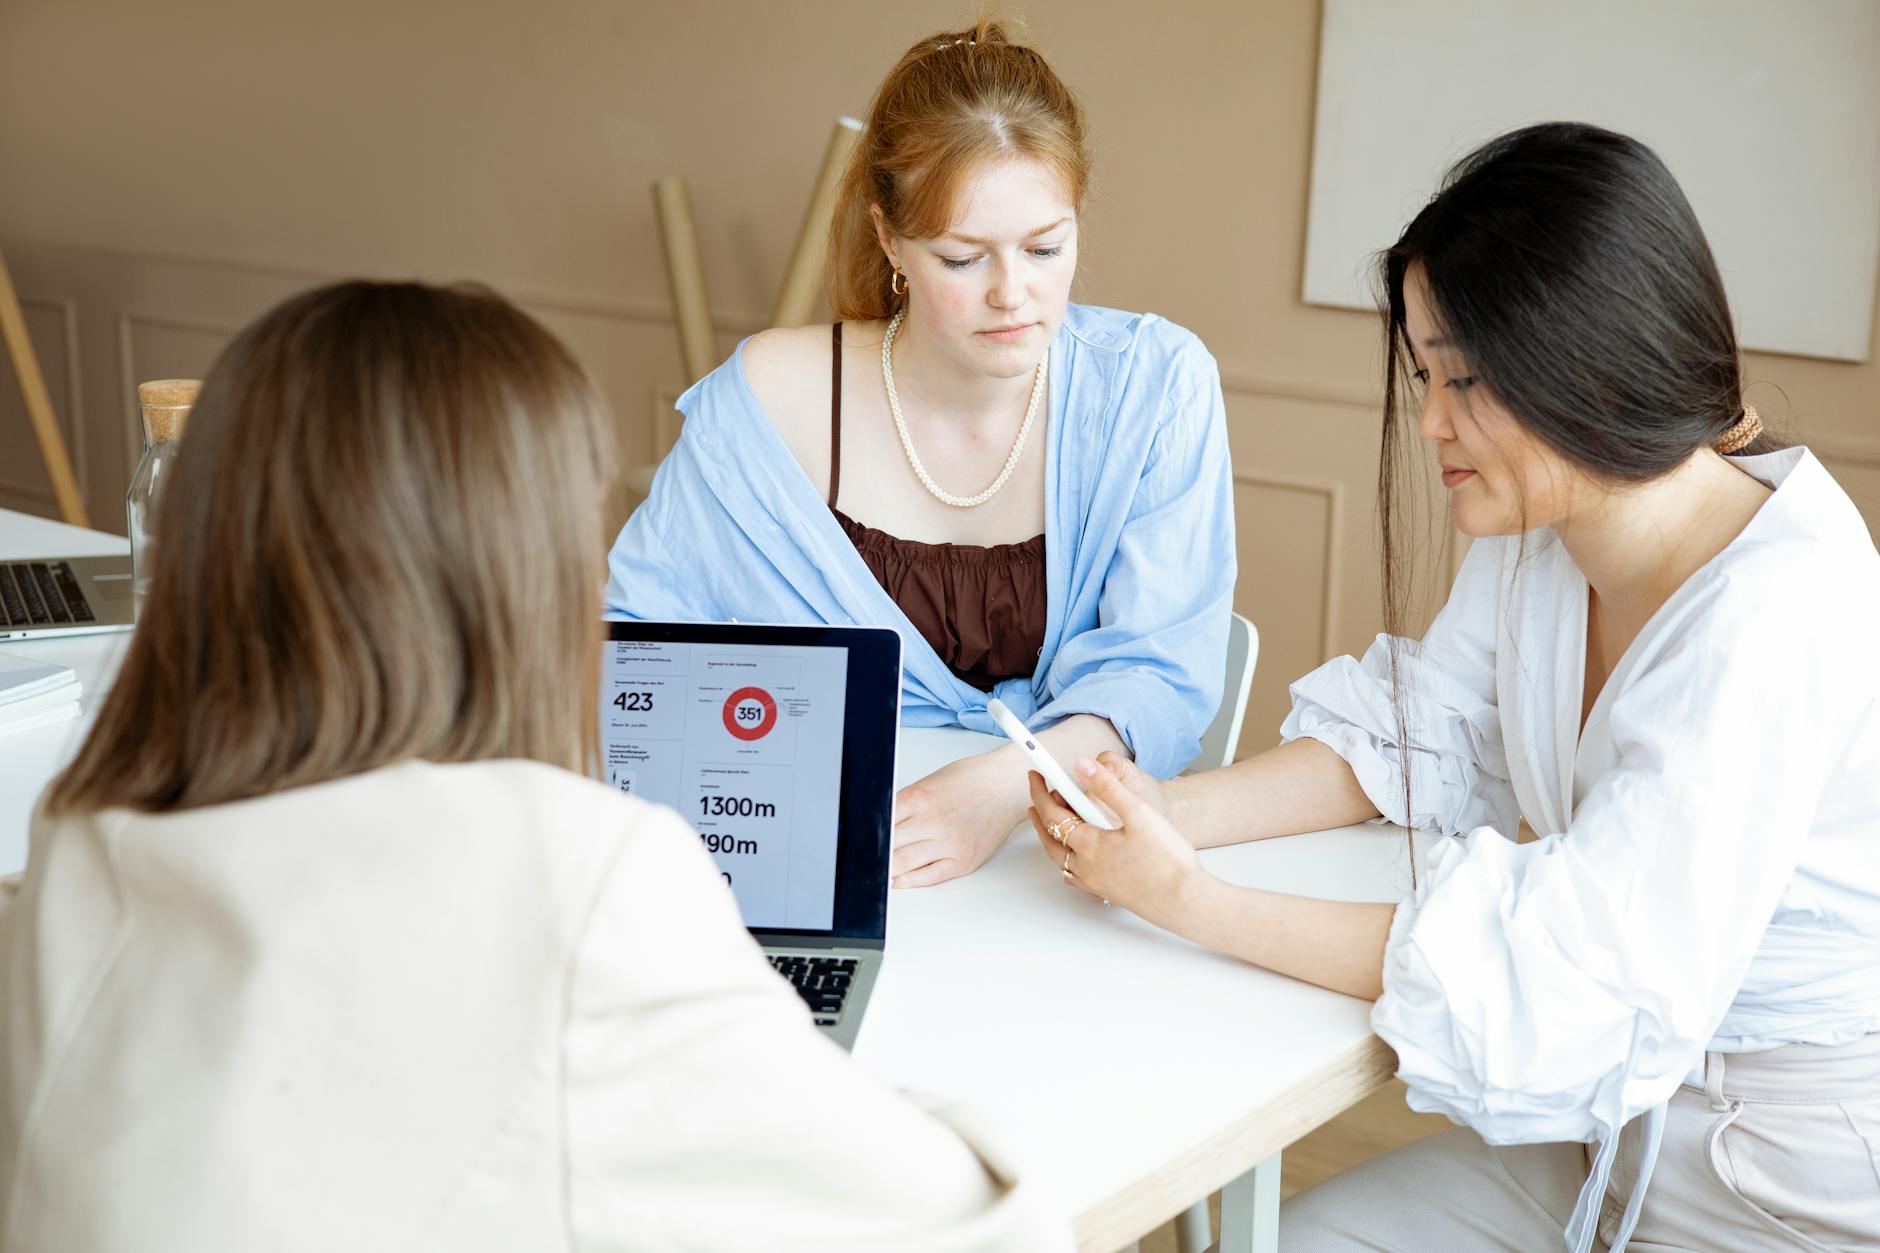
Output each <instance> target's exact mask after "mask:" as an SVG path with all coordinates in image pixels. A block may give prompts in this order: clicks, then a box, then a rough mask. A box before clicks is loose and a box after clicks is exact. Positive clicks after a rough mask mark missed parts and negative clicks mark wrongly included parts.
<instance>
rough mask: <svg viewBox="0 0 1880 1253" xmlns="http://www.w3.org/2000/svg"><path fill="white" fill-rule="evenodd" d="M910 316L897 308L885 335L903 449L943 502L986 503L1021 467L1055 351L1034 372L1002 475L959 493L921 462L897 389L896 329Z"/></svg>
mask: <svg viewBox="0 0 1880 1253" xmlns="http://www.w3.org/2000/svg"><path fill="white" fill-rule="evenodd" d="M906 316H907V310H906V309H905V308H903V309H901V310H899V311H897V312H896V313H895V315H894V320H893V321H891V322H889V323H888V332H887V334H885V335H883V336H882V337H881V381H882V382H883V383H885V384H887V387H888V412H890V413H892V414H893V415H894V429H895V430H897V431H899V432H900V433H901V451H902V452H904V453H906V454H907V464H908V465H910V466H912V467H913V469H914V477H915V478H917V479H919V480H920V483H921V486H922V487H925V488H926V489H927V490H928V491H929V492H931V493H933V497H934V499H935V500H937V501H939V502H940V503H941V504H943V505H952V506H953V507H954V508H955V509H971V508H972V507H973V506H975V505H983V504H985V503H986V502H987V501H988V500H991V499H992V498H993V497H994V496H997V495H998V494H999V489H1000V488H1002V487H1004V486H1005V482H1006V480H1007V479H1009V478H1011V477H1012V471H1013V470H1015V469H1017V468H1018V459H1019V457H1020V456H1022V455H1023V454H1024V451H1025V437H1026V436H1028V435H1030V434H1031V424H1032V420H1033V419H1034V418H1036V417H1037V416H1038V405H1039V402H1041V401H1042V400H1043V399H1044V379H1045V373H1046V368H1047V367H1048V366H1049V364H1050V361H1051V353H1050V351H1049V350H1048V349H1047V350H1046V352H1045V355H1044V356H1043V357H1042V358H1040V360H1039V362H1038V369H1037V370H1036V371H1035V372H1034V374H1033V376H1032V380H1031V403H1030V404H1028V405H1026V406H1025V421H1024V423H1023V425H1021V426H1020V427H1019V428H1018V438H1017V439H1015V440H1013V441H1012V451H1011V452H1009V453H1007V454H1006V457H1005V467H1004V468H1003V469H1001V470H1000V471H999V477H998V478H996V479H994V480H992V483H991V485H990V486H988V487H987V488H986V490H985V491H983V492H980V493H979V494H978V495H977V496H955V495H953V493H951V492H949V491H947V490H946V489H944V488H942V487H941V486H940V485H939V484H938V483H936V482H934V481H933V476H932V475H931V474H929V473H927V467H926V466H924V465H922V464H921V461H920V454H919V453H917V452H915V451H914V437H913V436H911V435H909V434H908V433H907V420H906V419H905V418H903V417H902V416H901V398H900V397H899V396H898V395H896V394H895V391H894V358H893V356H892V355H891V353H892V350H893V348H894V333H895V332H896V331H898V330H900V329H901V319H902V318H904V317H906Z"/></svg>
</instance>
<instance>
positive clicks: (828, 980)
mask: <svg viewBox="0 0 1880 1253" xmlns="http://www.w3.org/2000/svg"><path fill="white" fill-rule="evenodd" d="M766 956H768V957H769V958H770V964H771V965H772V966H774V967H776V969H777V973H778V974H780V975H782V976H783V977H784V978H785V979H787V980H789V982H790V986H791V987H793V988H795V989H796V994H797V995H798V996H800V997H802V998H803V1000H804V1001H805V1002H806V1003H807V1004H808V1005H809V1008H810V1012H811V1013H813V1014H815V1015H816V1025H817V1026H819V1027H833V1026H835V1025H836V1018H837V1017H838V1016H840V1015H841V1013H842V1003H843V1002H844V1001H846V1000H847V999H848V997H849V984H850V983H852V982H853V981H854V979H855V959H854V958H853V957H815V956H812V955H810V954H808V953H769V954H766Z"/></svg>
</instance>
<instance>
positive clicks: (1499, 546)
mask: <svg viewBox="0 0 1880 1253" xmlns="http://www.w3.org/2000/svg"><path fill="white" fill-rule="evenodd" d="M1733 460H1734V461H1735V462H1736V464H1737V465H1739V466H1740V467H1742V468H1743V469H1744V470H1746V471H1748V472H1749V473H1750V474H1753V475H1754V476H1755V477H1756V478H1757V479H1759V480H1761V481H1762V482H1764V483H1766V484H1768V485H1769V486H1770V487H1772V488H1774V489H1775V490H1774V494H1773V495H1772V496H1771V497H1770V498H1769V500H1768V501H1766V502H1765V503H1764V505H1763V507H1762V509H1761V510H1760V511H1759V512H1758V513H1757V514H1756V516H1755V518H1754V519H1752V520H1751V522H1750V523H1749V525H1748V527H1746V528H1745V529H1744V531H1743V533H1742V534H1741V535H1740V536H1738V537H1737V539H1736V540H1735V541H1733V542H1732V543H1731V544H1730V545H1729V547H1728V548H1726V549H1725V550H1724V551H1723V552H1721V553H1719V554H1718V555H1717V556H1716V557H1715V558H1713V559H1712V560H1711V561H1710V562H1709V563H1707V564H1706V565H1705V566H1703V567H1702V568H1701V569H1700V570H1698V571H1697V573H1695V574H1694V575H1692V576H1691V578H1690V579H1689V580H1687V581H1686V582H1685V584H1684V585H1683V586H1682V587H1680V588H1679V589H1678V591H1677V592H1676V593H1675V594H1674V595H1673V596H1672V597H1671V598H1670V600H1668V601H1667V602H1666V603H1665V604H1664V605H1663V606H1662V607H1661V608H1660V609H1659V610H1658V612H1657V613H1656V614H1654V615H1653V616H1652V618H1651V620H1650V621H1649V622H1648V623H1647V624H1646V626H1645V627H1644V629H1643V630H1642V631H1640V632H1639V635H1638V637H1637V638H1636V639H1635V640H1633V642H1632V644H1631V646H1630V647H1629V648H1628V649H1627V650H1626V651H1625V653H1624V655H1623V656H1622V657H1621V658H1620V660H1619V663H1618V665H1617V667H1615V669H1614V670H1613V673H1612V676H1611V678H1610V679H1609V680H1608V681H1607V683H1606V685H1605V688H1604V689H1603V690H1602V691H1601V692H1600V693H1599V696H1598V699H1597V701H1596V702H1595V704H1594V705H1593V708H1592V710H1591V713H1590V716H1589V717H1588V718H1587V721H1586V726H1585V730H1584V731H1583V732H1580V731H1579V730H1578V721H1579V715H1580V709H1581V694H1582V691H1583V682H1584V666H1585V659H1586V616H1587V583H1586V579H1585V577H1584V576H1583V575H1581V573H1580V572H1579V570H1578V568H1577V567H1575V565H1574V564H1573V562H1572V560H1571V559H1570V558H1569V557H1568V555H1567V552H1566V549H1565V547H1564V546H1563V545H1562V544H1561V543H1560V542H1559V540H1558V538H1556V537H1555V536H1554V535H1553V534H1552V533H1551V532H1548V531H1537V532H1531V533H1529V534H1528V535H1526V536H1520V537H1507V538H1497V539H1484V540H1478V541H1476V542H1475V544H1474V546H1473V547H1472V548H1471V549H1470V552H1469V555H1468V557H1467V559H1466V561H1465V562H1464V564H1463V567H1462V570H1461V572H1460V573H1459V574H1458V575H1457V578H1456V582H1455V586H1454V588H1453V590H1452V591H1451V593H1450V597H1449V600H1448V603H1447V604H1446V605H1445V606H1444V608H1443V610H1442V612H1441V613H1440V614H1439V615H1438V617H1437V619H1436V621H1435V623H1434V624H1433V625H1432V626H1431V627H1430V630H1429V633H1428V634H1427V635H1426V636H1425V637H1424V638H1423V639H1422V640H1421V641H1414V640H1403V641H1400V654H1399V655H1400V660H1399V666H1400V670H1401V673H1402V681H1403V684H1404V687H1405V689H1406V693H1407V704H1406V715H1407V720H1406V725H1407V727H1408V735H1407V736H1400V735H1399V733H1398V725H1399V724H1398V721H1397V717H1396V715H1395V713H1394V712H1393V709H1392V704H1391V692H1390V679H1389V675H1390V670H1389V656H1388V654H1389V645H1388V640H1387V639H1386V637H1382V636H1380V637H1379V638H1378V640H1377V642H1376V643H1375V644H1374V645H1373V646H1372V647H1371V649H1370V650H1369V651H1368V652H1367V653H1366V654H1365V657H1364V660H1363V661H1361V662H1360V661H1354V660H1353V659H1352V658H1350V657H1343V658H1339V659H1337V660H1335V661H1332V662H1329V663H1327V664H1326V665H1324V666H1321V667H1320V668H1319V669H1317V670H1315V671H1313V672H1312V673H1311V674H1309V675H1307V676H1306V677H1305V678H1303V679H1301V680H1299V682H1297V683H1295V684H1294V685H1293V687H1292V696H1293V710H1292V713H1291V716H1290V717H1288V719H1287V720H1286V724H1285V727H1284V729H1283V732H1282V734H1283V737H1284V738H1285V739H1286V740H1293V739H1297V738H1300V737H1302V736H1308V737H1311V738H1313V739H1317V740H1319V741H1321V742H1323V743H1325V744H1327V745H1329V746H1330V747H1331V748H1332V749H1334V750H1335V751H1336V752H1338V753H1339V755H1340V756H1341V757H1343V758H1344V759H1345V760H1346V761H1347V762H1349V763H1350V765H1351V766H1352V768H1353V770H1354V771H1355V772H1356V774H1357V776H1358V781H1359V783H1360V784H1361V786H1362V787H1363V788H1364V790H1365V793H1366V795H1368V796H1369V797H1370V798H1371V800H1372V802H1373V803H1374V804H1376V805H1377V807H1378V809H1379V811H1380V812H1381V813H1383V814H1384V816H1385V817H1386V818H1388V819H1390V820H1391V821H1393V822H1400V823H1401V822H1405V821H1406V819H1409V820H1411V821H1412V822H1413V825H1415V826H1416V827H1417V828H1419V829H1420V830H1423V831H1433V832H1437V833H1440V836H1441V837H1443V838H1435V839H1430V838H1427V837H1425V838H1423V839H1420V840H1419V841H1418V845H1419V853H1420V855H1421V857H1422V866H1423V870H1422V874H1421V876H1420V887H1419V890H1418V892H1417V893H1416V894H1415V896H1414V898H1413V899H1407V900H1405V901H1404V902H1403V903H1402V904H1400V905H1399V907H1398V909H1397V912H1396V915H1395V918H1394V920H1393V923H1392V926H1391V931H1390V939H1389V943H1388V946H1387V948H1386V951H1385V959H1384V994H1383V996H1382V997H1381V998H1380V999H1379V1001H1378V1002H1377V1006H1376V1008H1375V1010H1374V1012H1373V1014H1372V1024H1373V1026H1374V1027H1375V1029H1376V1030H1377V1033H1378V1035H1380V1036H1381V1037H1383V1039H1384V1040H1385V1041H1387V1042H1388V1043H1389V1044H1390V1045H1391V1046H1392V1047H1393V1048H1395V1049H1396V1050H1397V1056H1398V1058H1399V1061H1400V1063H1401V1069H1400V1071H1399V1076H1400V1077H1401V1078H1402V1079H1403V1080H1404V1081H1405V1083H1406V1084H1407V1085H1408V1086H1409V1090H1410V1104H1411V1105H1412V1106H1413V1107H1415V1108H1417V1109H1421V1110H1425V1111H1431V1112H1436V1113H1442V1114H1446V1115H1448V1116H1449V1117H1450V1118H1452V1119H1454V1120H1456V1121H1458V1122H1461V1123H1465V1124H1467V1125H1468V1126H1470V1127H1472V1128H1474V1129H1475V1130H1476V1131H1477V1132H1478V1133H1480V1134H1481V1135H1482V1137H1483V1138H1484V1139H1485V1140H1487V1141H1488V1142H1489V1143H1492V1144H1515V1143H1541V1142H1559V1141H1570V1140H1580V1141H1595V1140H1596V1141H1598V1142H1599V1144H1600V1152H1599V1154H1598V1157H1597V1158H1596V1159H1595V1165H1594V1169H1593V1171H1592V1172H1591V1176H1590V1177H1589V1179H1588V1180H1587V1184H1586V1187H1585V1189H1584V1190H1583V1191H1582V1192H1581V1194H1580V1203H1579V1206H1578V1208H1577V1209H1576V1211H1575V1213H1574V1216H1573V1219H1572V1221H1571V1222H1570V1223H1569V1225H1568V1228H1567V1232H1566V1235H1567V1244H1568V1247H1570V1248H1573V1249H1575V1250H1582V1251H1583V1250H1585V1249H1587V1248H1589V1247H1590V1246H1591V1243H1592V1239H1593V1236H1594V1226H1595V1222H1594V1220H1595V1219H1596V1217H1597V1214H1598V1209H1599V1204H1600V1200H1601V1197H1602V1195H1603V1193H1604V1190H1605V1186H1606V1182H1607V1178H1608V1176H1609V1174H1610V1171H1611V1165H1612V1158H1613V1155H1614V1152H1615V1150H1616V1146H1617V1143H1618V1133H1619V1129H1620V1128H1621V1127H1622V1126H1623V1125H1624V1124H1625V1123H1626V1122H1627V1121H1628V1120H1630V1119H1632V1118H1634V1117H1638V1116H1641V1115H1644V1116H1645V1117H1646V1118H1647V1123H1646V1125H1645V1135H1646V1144H1647V1151H1646V1154H1645V1161H1644V1166H1643V1169H1642V1171H1641V1178H1640V1179H1639V1181H1638V1184H1637V1186H1636V1187H1635V1188H1634V1189H1633V1197H1632V1204H1631V1206H1630V1208H1629V1209H1628V1211H1627V1213H1626V1215H1625V1216H1624V1219H1623V1221H1622V1223H1621V1228H1620V1232H1619V1238H1618V1239H1617V1240H1616V1241H1614V1247H1623V1246H1624V1241H1625V1237H1626V1236H1627V1235H1628V1234H1629V1233H1630V1231H1631V1230H1632V1226H1633V1224H1634V1222H1635V1221H1636V1217H1637V1210H1638V1206H1639V1203H1640V1201H1641V1200H1642V1198H1643V1196H1644V1193H1645V1184H1646V1182H1647V1180H1648V1179H1649V1176H1650V1173H1651V1164H1652V1161H1653V1159H1654V1158H1655V1155H1656V1147H1657V1141H1658V1133H1659V1131H1660V1129H1661V1127H1662V1119H1663V1108H1664V1103H1665V1102H1666V1101H1667V1100H1668V1099H1669V1098H1670V1096H1671V1093H1672V1092H1673V1091H1674V1090H1675V1089H1676V1088H1677V1086H1678V1084H1679V1083H1681V1082H1683V1081H1685V1080H1686V1079H1687V1077H1689V1076H1691V1074H1692V1072H1693V1069H1694V1068H1697V1067H1701V1063H1702V1060H1703V1054H1704V1052H1705V1051H1706V1050H1707V1049H1708V1050H1714V1051H1718V1052H1726V1053H1727V1052H1755V1051H1759V1050H1763V1049H1769V1048H1774V1047H1776V1046H1778V1045H1783V1044H1790V1043H1810V1044H1824V1045H1832V1044H1840V1043H1844V1042H1846V1041H1848V1040H1852V1039H1856V1038H1858V1037H1860V1036H1862V1035H1865V1034H1868V1033H1870V1032H1874V1031H1880V648H1877V647H1876V643H1875V641H1876V638H1877V637H1876V630H1880V554H1876V552H1875V548H1874V543H1873V540H1872V538H1871V537H1870V536H1869V535H1868V533H1867V528H1866V526H1865V524H1864V523H1863V521H1862V519H1861V516H1860V514H1859V512H1858V511H1857V510H1856V509H1855V507H1854V505H1853V503H1852V502H1851V501H1850V500H1849V499H1848V497H1847V495H1846V493H1845V492H1843V491H1842V490H1841V488H1840V486H1839V485H1838V484H1837V483H1835V481H1834V479H1833V478H1832V477H1830V475H1829V474H1828V472H1827V470H1826V469H1825V468H1824V467H1823V466H1822V465H1821V463H1820V462H1819V461H1817V460H1816V459H1815V458H1814V456H1813V455H1811V454H1810V453H1809V452H1808V451H1807V450H1806V449H1804V448H1791V449H1786V450H1783V451H1781V452H1776V453H1769V454H1765V455H1763V456H1758V457H1739V458H1734V459H1733ZM1405 738H1407V739H1408V741H1409V745H1408V752H1407V753H1406V752H1405V750H1404V747H1403V745H1402V743H1401V741H1402V740H1403V739H1405ZM1406 758H1407V759H1408V762H1409V769H1410V776H1411V807H1412V812H1411V813H1410V814H1408V815H1407V814H1406V813H1405V808H1404V800H1403V776H1402V771H1403V769H1404V762H1405V760H1406ZM1522 817H1525V818H1526V819H1527V821H1528V824H1529V825H1530V826H1531V827H1532V828H1533V829H1534V830H1535V831H1536V832H1538V833H1539V834H1540V836H1541V838H1540V839H1539V840H1538V841H1535V842H1533V843H1528V844H1517V843H1516V842H1515V840H1514V836H1515V831H1516V826H1517V822H1518V820H1519V819H1520V818H1522ZM1452 835H1453V836H1455V837H1456V838H1447V837H1450V836H1452Z"/></svg>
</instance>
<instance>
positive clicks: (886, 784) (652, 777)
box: [600, 622, 901, 1048]
mask: <svg viewBox="0 0 1880 1253" xmlns="http://www.w3.org/2000/svg"><path fill="white" fill-rule="evenodd" d="M606 626H607V642H606V644H605V645H604V646H603V647H604V652H603V654H602V660H601V683H600V713H601V768H602V772H603V774H602V777H603V778H604V780H605V781H606V782H607V783H608V784H610V785H611V786H613V787H616V788H618V789H620V790H621V791H622V792H627V793H629V794H631V795H634V796H638V797H640V798H642V799H643V800H649V801H654V802H657V803H658V804H662V805H668V806H670V807H672V808H673V809H676V810H678V811H679V813H680V814H682V815H684V817H685V819H686V821H688V822H690V823H691V824H692V826H693V827H694V828H695V829H696V830H697V831H698V833H699V837H700V838H701V839H702V840H703V841H704V842H705V847H706V850H707V851H708V852H710V853H711V855H712V857H713V858H714V859H715V860H716V861H717V863H718V869H719V872H720V873H721V874H723V875H724V878H725V882H726V883H728V884H729V885H730V886H731V891H732V894H733V895H734V896H736V897H737V901H738V908H739V910H740V911H741V912H742V913H743V916H744V924H745V926H747V927H749V928H750V931H751V935H752V936H753V937H755V939H756V940H757V942H758V943H759V944H760V945H761V946H762V947H763V949H764V952H765V953H766V954H767V955H768V956H769V958H770V962H771V965H773V966H775V967H776V968H777V970H778V972H779V973H781V974H782V975H783V976H784V977H785V978H786V979H788V980H789V981H790V983H791V984H792V985H793V986H794V987H795V988H796V990H797V992H798V994H800V995H801V996H802V997H803V999H804V1001H805V1002H807V1003H808V1005H809V1007H810V1010H811V1012H812V1013H813V1015H814V1016H815V1020H816V1025H817V1026H819V1027H821V1028H822V1029H823V1030H824V1031H825V1032H826V1033H827V1034H828V1035H830V1036H831V1037H833V1038H834V1039H835V1041H836V1042H837V1043H839V1044H841V1045H842V1046H843V1047H844V1048H851V1047H853V1046H854V1043H855V1034H856V1032H857V1031H858V1030H859V1029H860V1027H861V1018H862V1011H863V1009H864V1008H865V1007H866V1005H867V1002H868V995H869V992H870V991H871V990H872V989H873V987H874V983H875V974H876V971H877V970H878V969H879V967H880V964H881V957H882V951H883V948H884V947H885V945H886V942H887V935H888V851H889V839H890V836H891V835H892V832H893V828H894V749H895V733H896V730H897V728H898V726H899V722H900V711H901V640H900V636H898V635H897V634H896V633H895V632H893V631H891V630H886V629H881V628H875V627H797V626H752V625H745V624H741V623H731V624H703V623H674V622H609V623H607V624H606Z"/></svg>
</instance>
